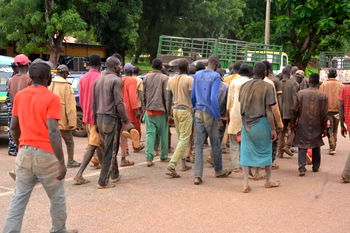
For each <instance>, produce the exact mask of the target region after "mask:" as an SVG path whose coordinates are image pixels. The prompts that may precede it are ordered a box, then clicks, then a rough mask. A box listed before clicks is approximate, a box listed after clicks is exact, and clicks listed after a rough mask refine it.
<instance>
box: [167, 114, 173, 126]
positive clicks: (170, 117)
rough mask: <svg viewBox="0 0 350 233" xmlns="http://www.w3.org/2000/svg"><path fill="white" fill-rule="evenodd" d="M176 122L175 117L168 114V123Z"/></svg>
mask: <svg viewBox="0 0 350 233" xmlns="http://www.w3.org/2000/svg"><path fill="white" fill-rule="evenodd" d="M173 123H174V119H173V117H172V116H168V124H169V125H171V124H173Z"/></svg>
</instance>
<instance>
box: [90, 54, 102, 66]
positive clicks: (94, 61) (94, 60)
mask: <svg viewBox="0 0 350 233" xmlns="http://www.w3.org/2000/svg"><path fill="white" fill-rule="evenodd" d="M89 64H90V66H99V65H101V57H100V55H98V54H96V53H93V54H91V56H90V57H89Z"/></svg>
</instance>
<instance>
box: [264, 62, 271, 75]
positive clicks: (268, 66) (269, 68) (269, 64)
mask: <svg viewBox="0 0 350 233" xmlns="http://www.w3.org/2000/svg"><path fill="white" fill-rule="evenodd" d="M262 63H264V64H265V66H266V72H267V73H268V72H269V71H270V70H272V66H271V63H270V62H269V61H267V60H264V61H262Z"/></svg>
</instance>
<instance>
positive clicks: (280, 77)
mask: <svg viewBox="0 0 350 233" xmlns="http://www.w3.org/2000/svg"><path fill="white" fill-rule="evenodd" d="M276 78H278V80H280V81H281V80H282V79H283V75H282V73H279V74H278V75H277V76H276Z"/></svg>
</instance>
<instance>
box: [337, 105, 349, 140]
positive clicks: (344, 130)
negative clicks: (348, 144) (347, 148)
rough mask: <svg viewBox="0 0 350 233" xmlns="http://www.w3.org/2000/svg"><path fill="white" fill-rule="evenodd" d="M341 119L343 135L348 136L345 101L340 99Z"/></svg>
mask: <svg viewBox="0 0 350 233" xmlns="http://www.w3.org/2000/svg"><path fill="white" fill-rule="evenodd" d="M339 120H340V128H341V135H342V136H343V137H344V138H346V135H347V134H348V131H347V129H346V126H345V117H344V101H340V104H339Z"/></svg>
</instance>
